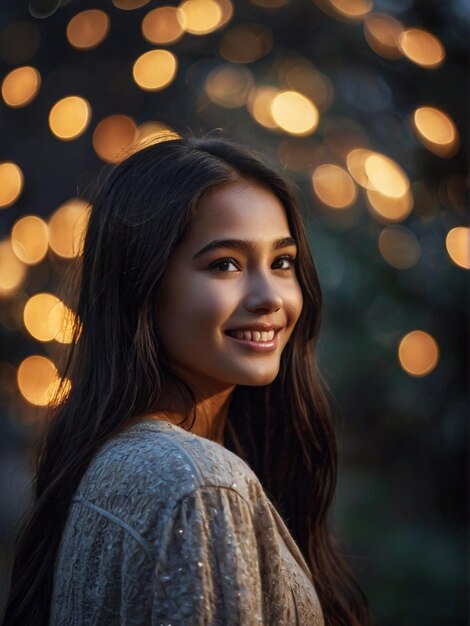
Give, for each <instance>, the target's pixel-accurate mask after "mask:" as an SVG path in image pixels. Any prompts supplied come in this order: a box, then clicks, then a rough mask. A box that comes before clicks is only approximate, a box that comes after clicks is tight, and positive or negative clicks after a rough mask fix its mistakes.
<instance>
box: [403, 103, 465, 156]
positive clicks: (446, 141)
mask: <svg viewBox="0 0 470 626" xmlns="http://www.w3.org/2000/svg"><path fill="white" fill-rule="evenodd" d="M413 126H414V129H415V131H416V134H417V135H418V138H419V140H420V141H421V143H422V144H423V145H424V146H426V148H428V150H430V151H431V152H433V153H434V154H437V155H439V156H442V157H451V156H453V155H454V154H455V153H456V152H457V149H458V147H459V143H460V140H459V135H458V132H457V128H456V126H455V124H454V122H453V121H452V119H451V118H450V116H449V115H447V114H446V113H444V111H441V110H439V109H437V108H436V107H430V106H423V107H419V108H418V109H416V111H415V112H414V115H413Z"/></svg>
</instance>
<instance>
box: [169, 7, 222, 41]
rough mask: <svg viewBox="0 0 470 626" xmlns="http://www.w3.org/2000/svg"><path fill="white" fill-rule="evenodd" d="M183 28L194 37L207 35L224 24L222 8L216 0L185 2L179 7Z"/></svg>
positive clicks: (179, 16) (179, 19)
mask: <svg viewBox="0 0 470 626" xmlns="http://www.w3.org/2000/svg"><path fill="white" fill-rule="evenodd" d="M177 18H178V22H179V23H180V25H181V28H182V29H183V30H185V31H186V32H188V33H191V34H192V35H206V34H208V33H211V32H213V31H214V30H217V28H219V27H220V26H221V24H222V20H223V12H222V8H221V6H220V5H219V3H218V2H216V0H185V2H182V3H181V4H180V5H179V7H178V13H177Z"/></svg>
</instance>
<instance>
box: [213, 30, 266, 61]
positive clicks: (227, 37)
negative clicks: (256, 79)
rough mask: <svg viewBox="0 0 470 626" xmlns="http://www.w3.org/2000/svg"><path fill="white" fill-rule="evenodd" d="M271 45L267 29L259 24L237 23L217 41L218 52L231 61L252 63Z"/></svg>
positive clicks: (264, 53) (263, 54)
mask: <svg viewBox="0 0 470 626" xmlns="http://www.w3.org/2000/svg"><path fill="white" fill-rule="evenodd" d="M272 47H273V38H272V35H271V33H270V32H269V30H268V29H267V28H266V27H265V26H262V25H261V24H238V25H237V26H234V27H233V28H231V29H230V30H229V31H227V32H226V33H225V34H224V36H223V37H222V39H221V40H220V43H219V52H220V54H221V55H222V56H223V58H224V59H226V60H227V61H231V62H232V63H252V62H253V61H257V60H258V59H260V58H261V57H263V56H265V55H266V54H268V52H270V51H271V48H272Z"/></svg>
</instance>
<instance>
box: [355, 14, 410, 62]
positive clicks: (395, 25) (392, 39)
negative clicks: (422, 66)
mask: <svg viewBox="0 0 470 626" xmlns="http://www.w3.org/2000/svg"><path fill="white" fill-rule="evenodd" d="M402 32H403V26H402V25H401V23H400V22H399V21H398V20H396V19H395V18H393V17H390V15H384V14H383V13H372V14H370V15H368V16H367V17H366V19H365V21H364V36H365V38H366V41H367V43H368V44H369V46H370V47H371V48H372V50H373V51H374V52H376V53H377V54H378V55H380V56H381V57H383V58H384V59H399V58H400V57H402V56H403V54H402V52H401V50H400V48H399V45H398V41H399V38H400V35H401V33H402Z"/></svg>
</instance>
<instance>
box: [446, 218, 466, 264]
mask: <svg viewBox="0 0 470 626" xmlns="http://www.w3.org/2000/svg"><path fill="white" fill-rule="evenodd" d="M446 249H447V254H448V255H449V256H450V258H451V259H452V261H453V262H454V263H455V264H456V265H458V266H459V267H463V268H464V269H466V270H468V269H470V228H469V227H468V226H456V227H455V228H452V230H450V231H449V232H448V233H447V237H446Z"/></svg>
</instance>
